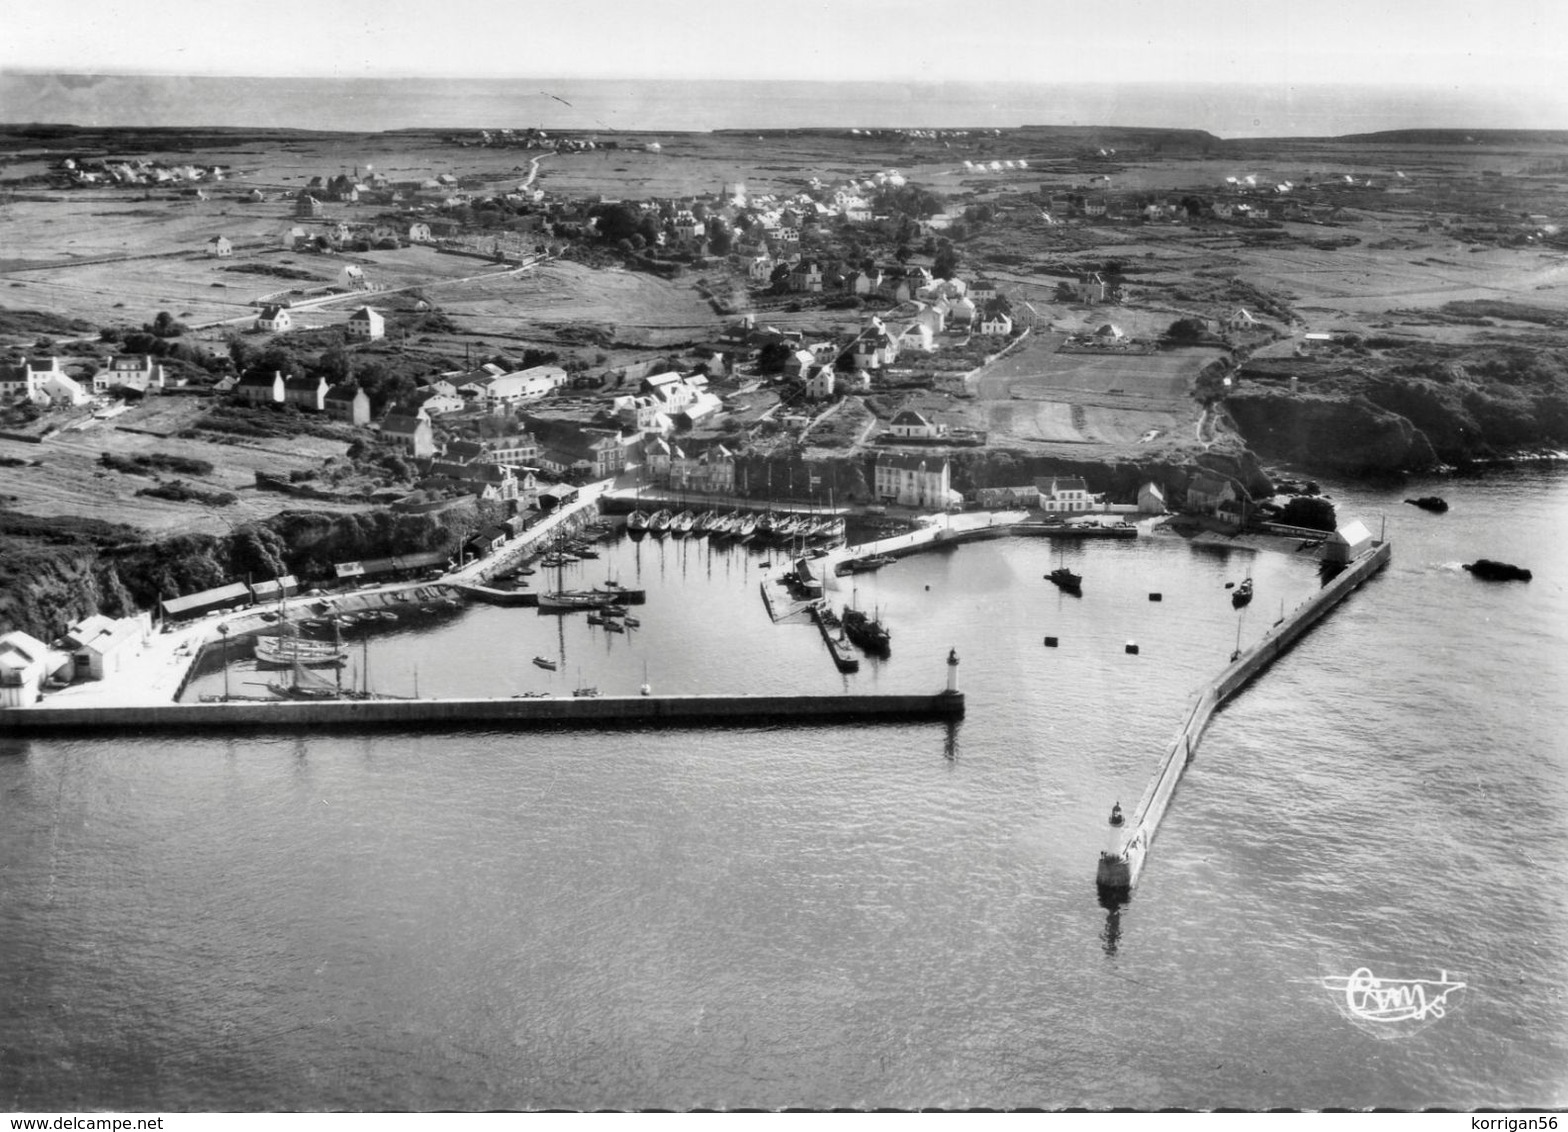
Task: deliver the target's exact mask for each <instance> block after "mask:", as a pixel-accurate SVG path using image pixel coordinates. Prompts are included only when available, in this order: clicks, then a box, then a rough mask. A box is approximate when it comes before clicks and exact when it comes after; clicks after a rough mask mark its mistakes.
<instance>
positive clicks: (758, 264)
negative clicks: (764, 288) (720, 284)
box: [746, 252, 778, 283]
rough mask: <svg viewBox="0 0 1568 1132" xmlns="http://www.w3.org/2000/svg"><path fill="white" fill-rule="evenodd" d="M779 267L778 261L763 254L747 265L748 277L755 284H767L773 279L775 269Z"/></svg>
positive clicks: (765, 253)
mask: <svg viewBox="0 0 1568 1132" xmlns="http://www.w3.org/2000/svg"><path fill="white" fill-rule="evenodd" d="M777 266H778V261H777V260H775V259H774V258H773V257H772V256H770V255H769V254H768V253H767V252H763V253H762V254H761V255H759V256H757V257H756V258H755V259H753V260H752V261H751V262H750V263H748V264H747V265H746V276H747V278H749V279H750V280H751V281H752V282H753V283H766V282H768V281H769V280H770V279H772V278H773V269H774V268H775V267H777Z"/></svg>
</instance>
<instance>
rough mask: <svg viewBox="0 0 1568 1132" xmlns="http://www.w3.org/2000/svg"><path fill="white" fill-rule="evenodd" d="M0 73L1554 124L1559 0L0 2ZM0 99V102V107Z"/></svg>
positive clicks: (1565, 34) (1566, 48)
mask: <svg viewBox="0 0 1568 1132" xmlns="http://www.w3.org/2000/svg"><path fill="white" fill-rule="evenodd" d="M4 6H5V8H6V9H8V11H6V13H5V15H4V17H3V24H4V34H3V36H0V71H3V70H10V71H49V72H71V73H85V74H103V73H110V74H115V73H119V74H123V73H151V74H165V75H254V76H319V77H329V78H368V77H377V78H398V77H405V76H408V77H414V76H418V77H469V78H481V77H495V78H509V77H530V78H541V79H544V78H552V77H556V78H635V79H661V78H668V79H674V78H680V79H693V78H707V79H753V78H765V79H808V80H836V81H843V80H851V79H864V80H871V81H897V82H944V81H945V82H1040V83H1051V84H1060V83H1089V82H1094V83H1113V84H1115V83H1128V84H1132V83H1137V84H1148V83H1154V84H1158V83H1173V82H1192V81H1203V82H1207V83H1222V84H1237V85H1239V86H1262V87H1273V88H1291V89H1300V88H1311V87H1317V86H1325V85H1331V84H1349V85H1355V86H1363V87H1376V88H1390V89H1395V90H1399V91H1406V92H1409V91H1430V92H1433V93H1434V94H1436V93H1442V92H1446V93H1447V94H1448V95H1450V96H1455V95H1460V94H1463V95H1464V96H1466V97H1472V98H1474V97H1484V98H1486V99H1488V100H1491V101H1493V102H1495V103H1497V104H1499V105H1517V106H1518V107H1519V111H1520V117H1521V120H1520V121H1519V123H1518V124H1519V125H1520V126H1530V127H1536V128H1550V127H1558V128H1568V67H1565V63H1568V3H1564V2H1563V0H1485V2H1482V0H1112V2H1111V3H1096V2H1094V0H979V2H978V3H963V2H962V0H958V2H955V0H767V2H764V0H724V2H723V3H719V4H712V5H704V4H696V3H691V2H690V0H681V2H679V3H676V2H674V0H577V2H573V0H552V2H550V3H543V2H541V0H369V2H362V3H353V4H349V3H333V2H323V0H317V2H315V3H312V4H309V5H306V6H305V7H303V8H297V7H296V8H290V7H288V6H283V7H278V6H275V5H273V6H269V5H266V4H261V3H257V2H255V0H243V2H241V0H68V2H65V3H60V4H56V5H45V4H31V5H23V4H22V3H20V0H6V2H5V4H4ZM5 117H6V115H5V113H4V107H3V106H0V119H4V118H5Z"/></svg>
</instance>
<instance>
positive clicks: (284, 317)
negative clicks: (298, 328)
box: [256, 306, 294, 333]
mask: <svg viewBox="0 0 1568 1132" xmlns="http://www.w3.org/2000/svg"><path fill="white" fill-rule="evenodd" d="M293 325H294V319H293V317H292V316H290V314H289V309H288V308H287V307H280V306H265V307H262V308H261V313H260V314H259V315H257V316H256V329H257V330H270V331H272V332H274V333H282V332H283V331H285V330H287V329H288V328H289V327H291V326H293Z"/></svg>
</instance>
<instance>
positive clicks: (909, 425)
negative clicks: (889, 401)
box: [887, 409, 947, 440]
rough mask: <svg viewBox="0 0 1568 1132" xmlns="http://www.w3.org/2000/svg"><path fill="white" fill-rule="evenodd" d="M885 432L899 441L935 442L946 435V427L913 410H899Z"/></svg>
mask: <svg viewBox="0 0 1568 1132" xmlns="http://www.w3.org/2000/svg"><path fill="white" fill-rule="evenodd" d="M887 431H888V435H889V436H892V437H896V438H898V439H899V440H937V439H940V438H941V437H944V436H946V435H947V426H946V425H945V424H938V423H937V422H936V421H933V420H931V419H929V418H928V417H926V416H925V415H924V414H922V413H919V412H916V411H915V410H914V409H901V410H899V412H898V413H896V414H895V415H894V417H893V419H892V420H891V421H889V422H888V426H887Z"/></svg>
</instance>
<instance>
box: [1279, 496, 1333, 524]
mask: <svg viewBox="0 0 1568 1132" xmlns="http://www.w3.org/2000/svg"><path fill="white" fill-rule="evenodd" d="M1279 521H1280V522H1281V523H1284V524H1285V525H1286V526H1291V527H1305V528H1306V529H1307V530H1309V531H1332V530H1335V529H1336V528H1337V527H1338V526H1339V523H1338V516H1337V515H1336V514H1335V512H1334V505H1333V504H1332V503H1330V502H1329V501H1328V500H1327V499H1324V498H1323V497H1322V496H1308V495H1296V496H1292V497H1291V499H1290V501H1289V502H1288V503H1286V504H1285V506H1284V508H1283V509H1282V510H1281V511H1280V513H1279Z"/></svg>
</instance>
